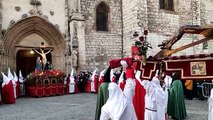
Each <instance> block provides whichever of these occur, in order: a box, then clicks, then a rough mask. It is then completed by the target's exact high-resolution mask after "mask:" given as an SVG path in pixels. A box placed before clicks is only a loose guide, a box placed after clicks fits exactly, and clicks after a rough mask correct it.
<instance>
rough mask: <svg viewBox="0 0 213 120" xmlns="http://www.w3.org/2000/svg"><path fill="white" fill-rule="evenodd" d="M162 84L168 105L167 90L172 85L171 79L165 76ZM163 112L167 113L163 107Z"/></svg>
mask: <svg viewBox="0 0 213 120" xmlns="http://www.w3.org/2000/svg"><path fill="white" fill-rule="evenodd" d="M164 83H165V88H166V89H165V95H166V101H167V103H168V98H169V92H168V89H169V88H170V87H171V84H172V77H171V76H169V75H166V77H165V78H164ZM165 111H167V107H165Z"/></svg>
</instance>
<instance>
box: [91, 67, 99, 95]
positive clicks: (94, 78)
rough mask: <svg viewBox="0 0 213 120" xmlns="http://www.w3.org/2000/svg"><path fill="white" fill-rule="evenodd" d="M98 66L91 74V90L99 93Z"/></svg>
mask: <svg viewBox="0 0 213 120" xmlns="http://www.w3.org/2000/svg"><path fill="white" fill-rule="evenodd" d="M97 71H98V68H96V69H95V70H94V71H93V73H92V76H91V92H94V93H97V92H98V73H97Z"/></svg>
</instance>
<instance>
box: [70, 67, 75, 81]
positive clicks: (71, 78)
mask: <svg viewBox="0 0 213 120" xmlns="http://www.w3.org/2000/svg"><path fill="white" fill-rule="evenodd" d="M70 84H75V78H74V69H73V68H72V70H71V73H70Z"/></svg>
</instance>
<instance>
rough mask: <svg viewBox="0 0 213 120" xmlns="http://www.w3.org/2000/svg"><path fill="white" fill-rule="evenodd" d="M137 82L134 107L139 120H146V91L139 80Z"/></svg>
mask: <svg viewBox="0 0 213 120" xmlns="http://www.w3.org/2000/svg"><path fill="white" fill-rule="evenodd" d="M135 82H136V86H135V96H134V98H133V105H134V107H135V112H136V115H137V118H138V120H144V112H145V95H146V90H145V89H144V87H143V86H142V85H141V84H140V83H139V81H138V80H136V81H135Z"/></svg>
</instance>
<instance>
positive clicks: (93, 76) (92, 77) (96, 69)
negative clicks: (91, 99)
mask: <svg viewBox="0 0 213 120" xmlns="http://www.w3.org/2000/svg"><path fill="white" fill-rule="evenodd" d="M97 71H98V68H95V70H94V71H93V73H92V76H91V81H94V80H95V75H97Z"/></svg>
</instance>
